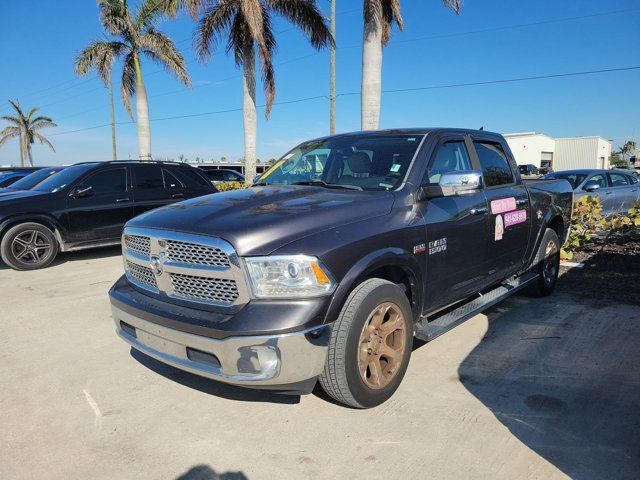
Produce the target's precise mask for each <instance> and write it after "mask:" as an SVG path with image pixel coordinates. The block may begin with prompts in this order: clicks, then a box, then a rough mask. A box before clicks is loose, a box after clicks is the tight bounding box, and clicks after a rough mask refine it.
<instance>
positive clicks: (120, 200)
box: [116, 198, 129, 203]
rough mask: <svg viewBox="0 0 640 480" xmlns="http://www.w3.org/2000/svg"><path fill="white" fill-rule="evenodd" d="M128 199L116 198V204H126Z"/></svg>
mask: <svg viewBox="0 0 640 480" xmlns="http://www.w3.org/2000/svg"><path fill="white" fill-rule="evenodd" d="M128 201H129V199H128V198H116V203H123V202H128Z"/></svg>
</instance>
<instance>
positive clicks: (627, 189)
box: [542, 169, 640, 215]
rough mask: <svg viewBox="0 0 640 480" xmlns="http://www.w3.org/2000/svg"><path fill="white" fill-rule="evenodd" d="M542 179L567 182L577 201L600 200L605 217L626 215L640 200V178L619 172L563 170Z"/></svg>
mask: <svg viewBox="0 0 640 480" xmlns="http://www.w3.org/2000/svg"><path fill="white" fill-rule="evenodd" d="M542 178H543V179H551V178H556V179H563V180H567V181H568V182H569V183H570V184H571V187H572V188H573V191H574V195H575V199H576V200H577V199H578V198H580V197H585V196H592V197H597V198H599V199H600V202H601V203H602V214H603V215H610V214H613V213H624V212H626V211H627V210H629V209H630V208H631V207H633V202H635V201H639V200H640V185H639V184H638V177H636V176H635V175H633V174H629V173H626V172H623V171H619V170H597V169H587V170H563V171H560V172H554V173H550V174H548V175H545V176H543V177H542Z"/></svg>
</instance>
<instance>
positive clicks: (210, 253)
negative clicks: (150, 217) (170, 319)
mask: <svg viewBox="0 0 640 480" xmlns="http://www.w3.org/2000/svg"><path fill="white" fill-rule="evenodd" d="M122 248H123V250H122V254H123V256H124V258H125V271H126V275H127V279H128V280H129V281H130V282H131V283H132V284H133V285H135V286H137V287H139V288H141V289H144V290H146V291H148V292H151V293H153V294H158V295H159V294H164V295H163V298H169V299H172V298H173V299H176V300H179V301H181V302H183V303H184V302H192V303H196V304H205V305H212V306H217V307H232V306H237V305H243V304H245V303H247V302H248V301H249V294H248V288H247V285H246V282H245V278H244V274H243V272H242V269H241V267H240V261H239V259H238V256H237V254H236V253H235V251H234V249H233V247H232V246H231V245H230V244H229V243H228V242H225V241H224V240H222V239H220V238H215V237H208V236H204V235H192V234H185V233H179V232H170V231H161V230H151V229H149V230H147V229H140V228H131V227H127V228H125V232H124V241H123V245H122Z"/></svg>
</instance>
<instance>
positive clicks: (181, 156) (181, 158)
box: [178, 154, 186, 163]
mask: <svg viewBox="0 0 640 480" xmlns="http://www.w3.org/2000/svg"><path fill="white" fill-rule="evenodd" d="M185 160H186V158H185V156H184V155H183V154H180V155H178V161H179V162H182V163H184V162H185Z"/></svg>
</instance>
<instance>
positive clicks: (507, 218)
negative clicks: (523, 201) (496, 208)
mask: <svg viewBox="0 0 640 480" xmlns="http://www.w3.org/2000/svg"><path fill="white" fill-rule="evenodd" d="M526 221H527V211H526V210H516V211H515V212H509V213H505V214H504V226H505V227H510V226H511V225H516V224H518V223H522V222H526Z"/></svg>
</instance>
